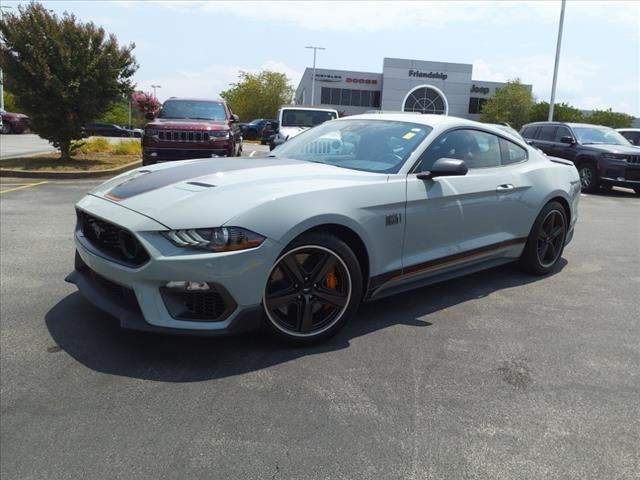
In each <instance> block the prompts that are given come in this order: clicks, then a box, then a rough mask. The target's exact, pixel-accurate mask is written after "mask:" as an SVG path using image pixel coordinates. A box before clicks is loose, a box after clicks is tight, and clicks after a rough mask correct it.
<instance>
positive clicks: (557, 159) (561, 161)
mask: <svg viewBox="0 0 640 480" xmlns="http://www.w3.org/2000/svg"><path fill="white" fill-rule="evenodd" d="M547 158H548V159H549V160H551V161H552V162H553V163H561V164H562V165H569V166H571V167H573V166H574V164H573V162H572V161H571V160H565V159H564V158H558V157H550V156H549V155H547Z"/></svg>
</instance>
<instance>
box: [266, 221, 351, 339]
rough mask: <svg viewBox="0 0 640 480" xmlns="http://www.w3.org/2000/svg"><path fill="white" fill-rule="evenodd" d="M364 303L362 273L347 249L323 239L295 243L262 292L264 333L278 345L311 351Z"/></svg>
mask: <svg viewBox="0 0 640 480" xmlns="http://www.w3.org/2000/svg"><path fill="white" fill-rule="evenodd" d="M361 299H362V270H361V268H360V264H359V263H358V259H357V258H356V256H355V254H354V253H353V251H352V250H351V249H350V248H349V246H348V245H347V244H346V243H344V242H343V241H342V240H340V239H339V238H337V237H335V236H333V235H330V234H325V233H310V234H305V235H302V236H301V237H299V238H298V239H296V240H294V241H293V242H292V243H291V244H289V246H287V248H286V249H285V250H284V252H283V253H282V254H281V256H280V257H279V258H278V259H277V260H276V261H275V263H274V265H273V267H272V269H271V271H270V272H269V276H268V277H267V282H266V285H265V287H264V292H263V299H262V306H263V310H264V313H265V320H264V327H265V329H266V330H267V331H268V332H269V333H270V334H272V335H273V336H275V337H276V338H277V339H278V340H281V341H284V342H286V343H289V344H294V345H310V344H313V343H317V342H321V341H323V340H326V339H328V338H329V337H331V336H333V335H335V334H336V333H337V332H338V331H339V330H340V329H341V328H342V327H344V325H345V324H346V323H347V322H348V321H349V319H350V318H351V317H352V316H353V315H354V314H355V312H356V311H357V309H358V306H359V304H360V300H361Z"/></svg>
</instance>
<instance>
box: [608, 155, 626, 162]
mask: <svg viewBox="0 0 640 480" xmlns="http://www.w3.org/2000/svg"><path fill="white" fill-rule="evenodd" d="M602 158H604V159H605V160H618V161H620V162H626V161H627V156H626V155H624V154H621V153H603V154H602Z"/></svg>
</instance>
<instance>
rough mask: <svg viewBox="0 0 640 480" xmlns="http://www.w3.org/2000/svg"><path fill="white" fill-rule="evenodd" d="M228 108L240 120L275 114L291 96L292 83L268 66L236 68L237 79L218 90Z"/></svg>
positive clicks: (291, 98)
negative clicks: (256, 70) (257, 69)
mask: <svg viewBox="0 0 640 480" xmlns="http://www.w3.org/2000/svg"><path fill="white" fill-rule="evenodd" d="M220 96H221V97H222V98H224V99H225V100H226V101H227V103H228V104H229V107H230V108H231V111H232V112H233V113H235V114H236V115H238V116H239V117H240V119H241V120H243V121H250V120H252V119H254V118H275V115H276V113H277V111H278V108H280V106H281V105H286V104H289V103H291V102H292V100H293V87H292V86H291V85H290V83H289V79H288V78H287V76H286V75H285V74H284V73H279V72H271V71H268V70H265V71H262V72H260V73H249V72H242V71H241V72H239V74H238V82H237V83H234V84H232V86H231V88H230V89H229V90H225V91H224V92H222V93H220Z"/></svg>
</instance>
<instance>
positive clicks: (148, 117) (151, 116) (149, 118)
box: [144, 112, 156, 120]
mask: <svg viewBox="0 0 640 480" xmlns="http://www.w3.org/2000/svg"><path fill="white" fill-rule="evenodd" d="M144 118H146V119H147V120H153V119H154V118H156V116H155V115H154V114H153V112H147V113H145V114H144Z"/></svg>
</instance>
